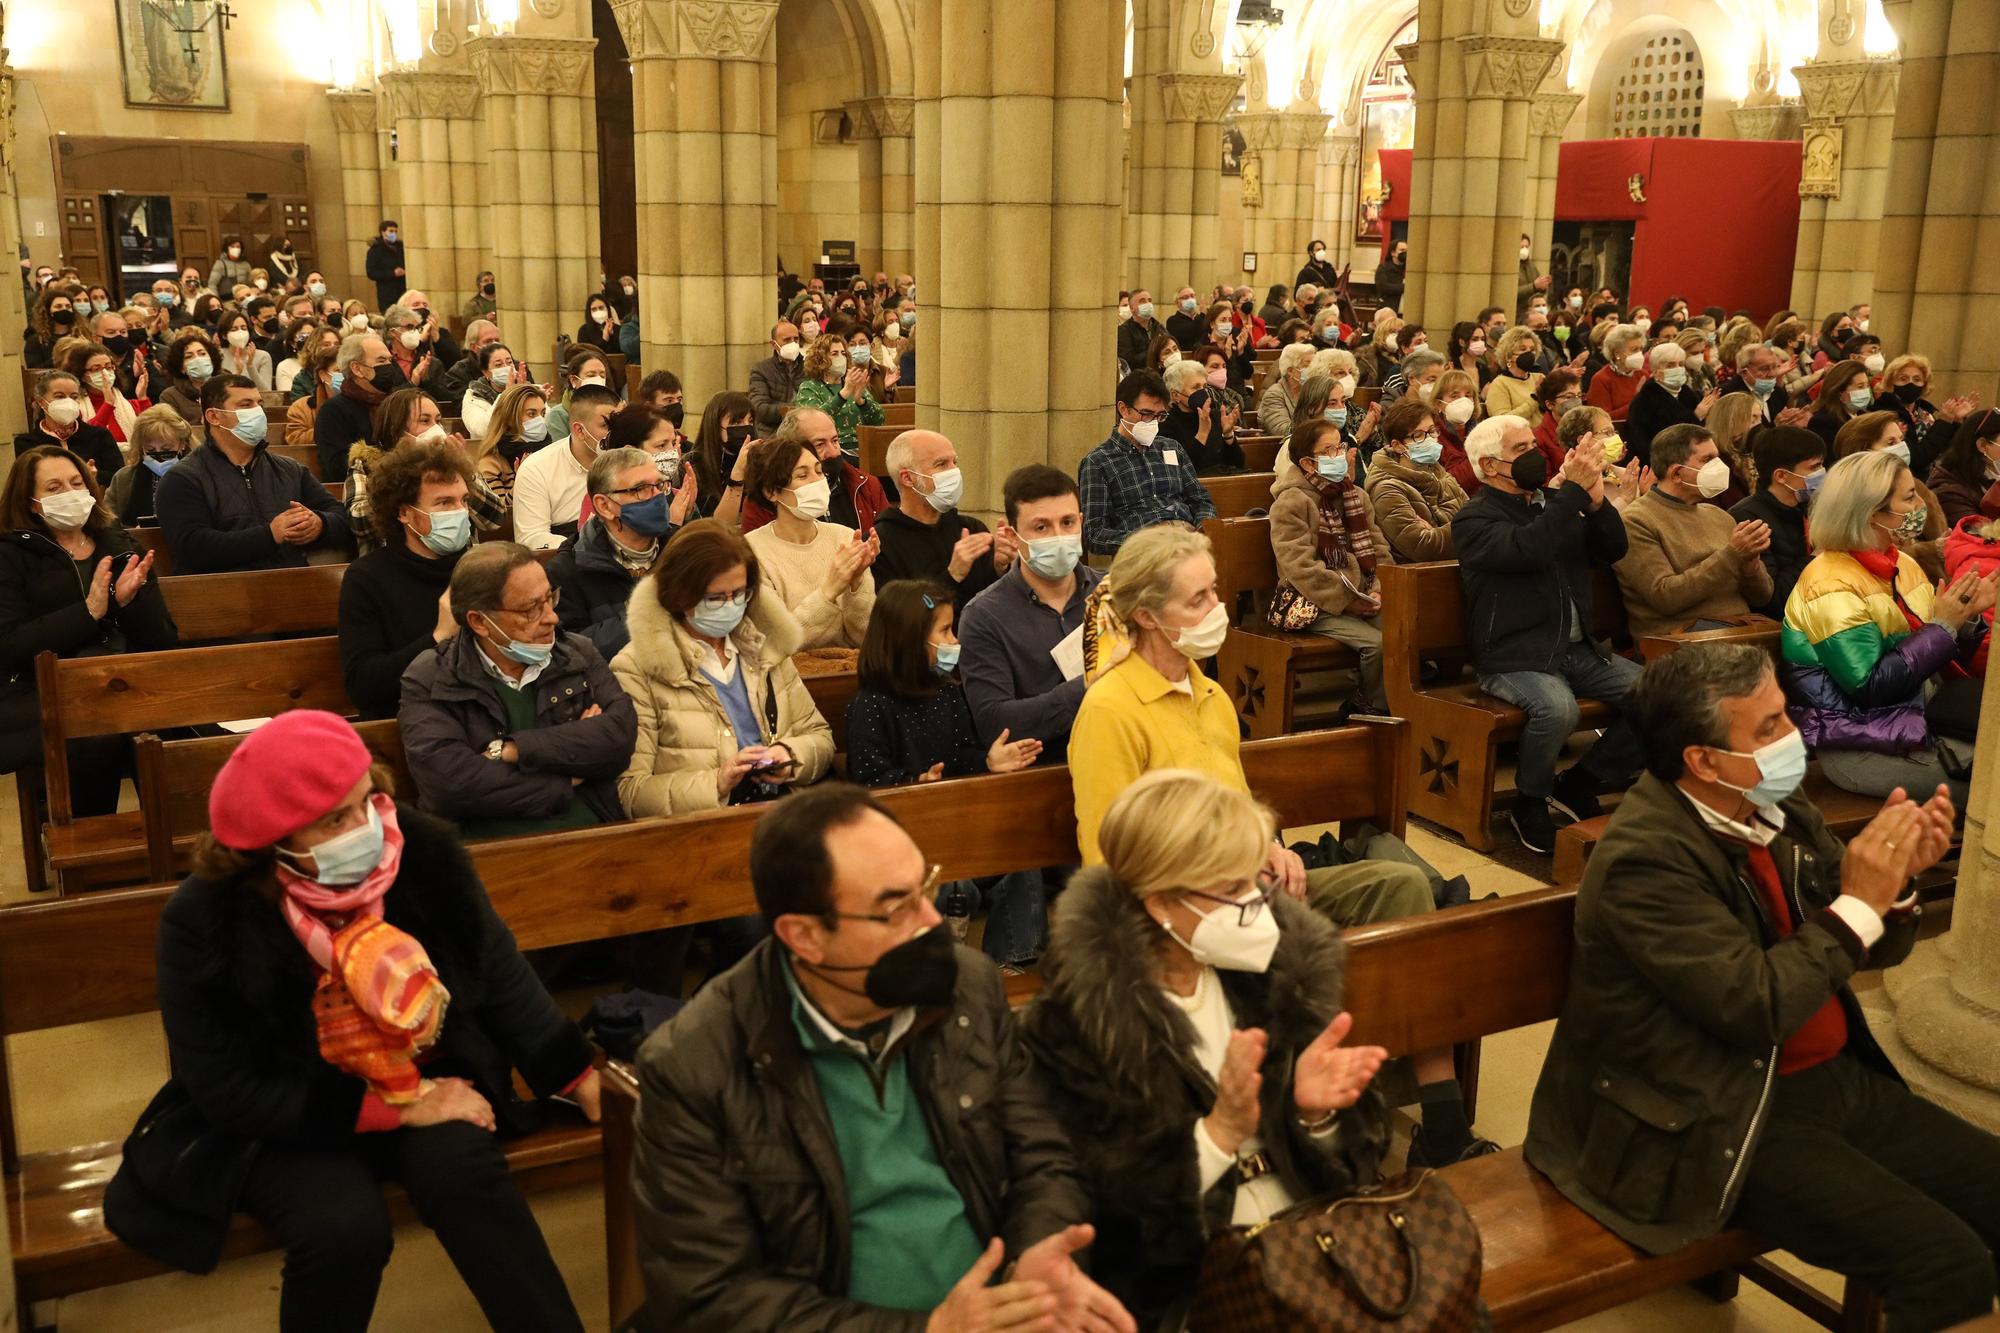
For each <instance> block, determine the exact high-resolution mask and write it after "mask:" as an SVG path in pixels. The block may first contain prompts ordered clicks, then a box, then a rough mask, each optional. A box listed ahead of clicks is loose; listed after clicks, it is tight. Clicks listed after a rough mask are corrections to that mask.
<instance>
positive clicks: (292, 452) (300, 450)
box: [265, 444, 331, 489]
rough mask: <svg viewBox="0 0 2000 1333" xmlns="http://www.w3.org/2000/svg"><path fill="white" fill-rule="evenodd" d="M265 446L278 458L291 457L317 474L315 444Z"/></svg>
mask: <svg viewBox="0 0 2000 1333" xmlns="http://www.w3.org/2000/svg"><path fill="white" fill-rule="evenodd" d="M265 448H267V449H268V450H269V451H270V452H271V453H273V454H276V455H277V456H278V457H280V458H289V459H291V460H292V461H293V462H294V463H297V464H298V465H299V466H300V467H302V468H304V469H305V470H306V471H308V472H310V473H312V474H313V475H314V476H315V477H318V476H319V449H318V447H317V446H314V445H310V444H272V445H266V446H265ZM321 480H325V478H321ZM329 489H331V488H329Z"/></svg>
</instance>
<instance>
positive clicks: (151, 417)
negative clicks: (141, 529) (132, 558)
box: [104, 403, 196, 527]
mask: <svg viewBox="0 0 2000 1333" xmlns="http://www.w3.org/2000/svg"><path fill="white" fill-rule="evenodd" d="M195 444H196V437H195V433H194V428H193V427H191V426H189V425H188V424H187V422H185V421H183V420H181V414H180V413H178V412H176V411H174V409H172V408H171V407H168V406H166V405H165V404H164V403H163V404H161V405H160V406H158V407H149V408H147V409H146V410H145V411H144V412H141V413H140V414H139V416H138V418H137V419H136V420H134V421H133V423H132V434H131V438H130V441H129V445H130V448H131V451H132V456H133V457H134V458H135V459H137V460H138V461H136V462H133V463H129V464H127V465H126V466H124V467H122V468H120V469H118V471H117V473H116V474H115V475H114V476H113V477H112V478H111V484H110V485H109V486H107V487H105V488H104V502H105V504H106V505H108V506H109V507H110V509H111V513H112V515H113V516H114V517H116V518H117V520H118V521H119V522H120V523H123V524H124V525H125V526H126V527H135V526H139V525H142V524H143V525H145V526H148V527H152V526H156V525H157V524H158V518H157V516H156V514H155V513H154V508H153V492H154V490H155V488H157V487H158V485H159V483H160V478H161V477H164V476H166V475H167V473H168V472H170V471H171V470H173V468H174V466H175V465H176V464H178V463H179V462H180V461H181V460H182V459H183V458H185V457H187V454H188V451H189V450H190V449H192V448H194V446H195Z"/></svg>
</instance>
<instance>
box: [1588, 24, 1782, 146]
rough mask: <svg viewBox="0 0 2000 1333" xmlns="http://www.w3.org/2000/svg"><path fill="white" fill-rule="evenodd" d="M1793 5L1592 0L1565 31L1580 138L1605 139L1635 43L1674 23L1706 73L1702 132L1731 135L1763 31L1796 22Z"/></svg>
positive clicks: (1759, 53) (1761, 47)
mask: <svg viewBox="0 0 2000 1333" xmlns="http://www.w3.org/2000/svg"><path fill="white" fill-rule="evenodd" d="M1795 8H1796V6H1793V5H1791V4H1788V3H1786V0H1661V2H1660V3H1657V4H1652V5H1648V6H1646V7H1644V8H1642V7H1640V6H1639V5H1636V4H1633V3H1631V0H1596V3H1595V4H1592V5H1591V6H1590V7H1589V8H1588V9H1587V10H1586V11H1585V12H1584V13H1583V15H1582V16H1581V18H1580V19H1579V20H1578V21H1577V23H1576V26H1575V28H1574V29H1573V30H1572V31H1571V32H1570V33H1568V34H1567V36H1568V38H1569V43H1570V50H1569V54H1568V57H1567V59H1568V62H1569V63H1568V67H1567V83H1568V86H1569V87H1570V88H1571V89H1572V90H1574V91H1577V92H1582V93H1584V94H1585V103H1584V137H1586V138H1608V137H1610V134H1611V97H1612V88H1613V87H1614V85H1615V84H1616V82H1617V71H1618V70H1619V69H1622V67H1623V65H1624V62H1625V58H1626V57H1627V56H1628V55H1629V54H1630V52H1631V50H1632V48H1633V46H1634V45H1636V44H1639V43H1643V41H1644V40H1645V39H1646V37H1647V36H1649V35H1652V34H1657V33H1660V32H1664V31H1666V30H1668V29H1673V28H1680V29H1684V30H1686V32H1687V33H1688V34H1689V35H1690V36H1692V37H1693V38H1694V42H1695V46H1696V47H1697V48H1698V49H1699V50H1700V52H1701V59H1702V65H1703V68H1704V70H1705V73H1706V76H1707V96H1706V97H1705V99H1704V104H1703V112H1702V125H1701V133H1702V135H1703V136H1704V137H1708V138H1729V137H1731V136H1732V133H1733V127H1732V125H1731V123H1730V121H1729V119H1728V113H1729V111H1730V110H1731V109H1732V108H1733V107H1734V106H1735V104H1736V103H1738V102H1740V101H1742V100H1743V98H1744V97H1746V96H1747V95H1748V94H1749V93H1750V90H1751V88H1750V79H1751V74H1752V72H1753V70H1754V69H1755V67H1756V66H1757V64H1758V63H1759V61H1760V60H1761V59H1762V56H1763V52H1764V48H1765V42H1766V40H1767V37H1766V34H1769V33H1774V32H1776V31H1778V29H1779V28H1780V26H1781V25H1783V24H1787V23H1792V22H1795V21H1796V16H1795V14H1794V13H1793V12H1792V11H1793V10H1794V9H1795ZM1607 73H1609V77H1605V75H1606V74H1607Z"/></svg>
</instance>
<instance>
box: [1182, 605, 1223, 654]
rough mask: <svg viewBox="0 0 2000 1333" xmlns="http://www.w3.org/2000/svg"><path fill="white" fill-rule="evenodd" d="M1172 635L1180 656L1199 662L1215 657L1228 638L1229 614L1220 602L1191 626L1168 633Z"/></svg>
mask: <svg viewBox="0 0 2000 1333" xmlns="http://www.w3.org/2000/svg"><path fill="white" fill-rule="evenodd" d="M1168 633H1169V634H1171V635H1172V637H1173V641H1174V647H1176V648H1178V649H1180V651H1181V656H1183V657H1186V658H1189V659H1191V660H1193V661H1196V662H1199V661H1201V660H1202V659H1203V658H1208V657H1213V656H1215V652H1216V650H1217V649H1218V648H1220V647H1222V641H1223V640H1224V639H1227V638H1228V637H1229V612H1228V611H1226V610H1224V609H1223V605H1222V603H1221V602H1217V603H1216V604H1215V605H1214V606H1211V607H1209V608H1208V614H1207V615H1205V616H1203V617H1202V618H1201V619H1200V620H1197V621H1196V622H1195V623H1194V624H1192V625H1186V626H1183V627H1181V628H1179V629H1174V630H1170V631H1168Z"/></svg>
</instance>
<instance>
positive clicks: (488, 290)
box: [479, 282, 493, 296]
mask: <svg viewBox="0 0 2000 1333" xmlns="http://www.w3.org/2000/svg"><path fill="white" fill-rule="evenodd" d="M479 294H480V295H481V296H491V295H493V284H492V283H490V282H489V283H485V284H483V285H481V287H480V288H479Z"/></svg>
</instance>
